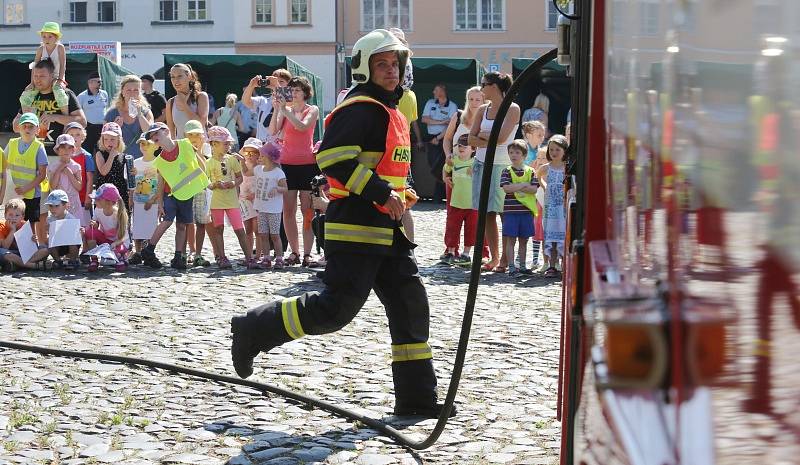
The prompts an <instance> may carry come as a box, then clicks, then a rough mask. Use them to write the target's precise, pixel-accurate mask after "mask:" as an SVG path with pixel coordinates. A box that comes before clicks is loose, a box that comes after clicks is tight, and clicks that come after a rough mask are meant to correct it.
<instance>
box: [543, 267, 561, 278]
mask: <svg viewBox="0 0 800 465" xmlns="http://www.w3.org/2000/svg"><path fill="white" fill-rule="evenodd" d="M558 275H559V273H558V270H557V269H555V268H554V267H552V266H551V267H550V268H548V269H547V270H545V272H544V277H545V278H557V277H558Z"/></svg>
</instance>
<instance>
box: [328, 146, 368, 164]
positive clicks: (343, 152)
mask: <svg viewBox="0 0 800 465" xmlns="http://www.w3.org/2000/svg"><path fill="white" fill-rule="evenodd" d="M360 151H361V147H359V146H357V145H347V146H344V147H333V148H330V149H327V150H323V151H322V152H319V153H318V154H317V166H319V168H320V169H325V168H327V167H329V166H331V165H335V164H337V163H339V162H343V161H345V160H351V159H353V158H356V157H357V156H358V154H359V152H360Z"/></svg>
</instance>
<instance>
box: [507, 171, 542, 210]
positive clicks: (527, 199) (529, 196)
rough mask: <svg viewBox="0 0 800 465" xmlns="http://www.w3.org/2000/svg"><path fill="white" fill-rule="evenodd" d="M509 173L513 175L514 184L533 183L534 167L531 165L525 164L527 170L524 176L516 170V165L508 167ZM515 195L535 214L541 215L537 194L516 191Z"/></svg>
mask: <svg viewBox="0 0 800 465" xmlns="http://www.w3.org/2000/svg"><path fill="white" fill-rule="evenodd" d="M508 173H509V174H510V175H511V182H512V183H513V184H517V183H519V182H524V183H525V184H530V183H531V178H532V177H533V168H531V167H530V166H527V165H526V166H525V172H524V173H522V176H517V174H516V173H515V172H514V167H513V166H509V167H508ZM514 197H516V199H517V200H518V201H519V203H521V204H522V205H525V206H526V207H528V208H529V209H530V211H531V212H533V215H534V216H537V215H539V210H538V209H537V208H536V194H534V193H528V192H514Z"/></svg>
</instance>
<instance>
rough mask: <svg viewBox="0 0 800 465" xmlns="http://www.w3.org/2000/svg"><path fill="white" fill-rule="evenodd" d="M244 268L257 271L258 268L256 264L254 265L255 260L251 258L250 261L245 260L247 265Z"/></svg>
mask: <svg viewBox="0 0 800 465" xmlns="http://www.w3.org/2000/svg"><path fill="white" fill-rule="evenodd" d="M246 266H247V269H248V270H257V269H258V268H259V267H258V263H256V259H255V258H251V259H250V260H247V265H246Z"/></svg>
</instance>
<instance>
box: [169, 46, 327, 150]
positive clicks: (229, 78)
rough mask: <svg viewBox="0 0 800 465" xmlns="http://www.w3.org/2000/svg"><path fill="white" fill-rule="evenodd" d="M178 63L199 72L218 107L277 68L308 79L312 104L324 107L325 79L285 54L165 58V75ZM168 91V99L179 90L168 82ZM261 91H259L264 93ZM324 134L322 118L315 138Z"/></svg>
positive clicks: (171, 55) (205, 87) (204, 88)
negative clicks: (255, 78) (323, 86)
mask: <svg viewBox="0 0 800 465" xmlns="http://www.w3.org/2000/svg"><path fill="white" fill-rule="evenodd" d="M176 63H186V64H189V65H191V67H192V68H193V69H194V70H195V71H197V74H198V76H199V77H200V82H201V83H202V84H203V90H205V91H206V92H208V93H209V94H210V95H212V96H213V97H214V101H215V103H216V106H217V107H221V106H223V105H224V102H225V95H227V94H229V93H233V94H236V95H237V96H238V97H239V98H241V96H242V87H245V86H246V85H247V83H248V82H250V79H252V77H253V76H255V75H256V74H260V75H262V76H266V75H269V74H271V73H272V72H273V71H275V70H276V69H280V68H284V69H287V70H288V71H289V72H290V73H292V76H304V77H306V78H307V79H308V81H309V82H310V83H311V87H312V89H313V90H314V96H313V97H311V99H310V100H309V102H308V103H309V104H312V105H316V106H318V107H320V108H322V80H321V79H320V78H319V77H318V76H317V75H315V74H314V73H312V72H311V71H309V70H307V69H306V68H304V67H302V66H301V65H300V64H298V63H297V62H295V61H293V60H291V59H289V58H288V57H286V56H283V55H178V54H165V55H164V72H165V74H166V73H167V72H168V70H169V69H170V68H171V67H172V66H173V65H175V64H176ZM164 89H165V92H166V96H167V98H170V97H172V96H174V95H175V89H174V88H173V87H172V83H171V82H170V81H169V79H165V80H164ZM262 91H263V89H259V90H258V92H262ZM321 135H322V119H321V118H320V120H319V121H318V122H317V129H316V130H315V131H314V137H315V138H317V139H318V138H320V137H321Z"/></svg>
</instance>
